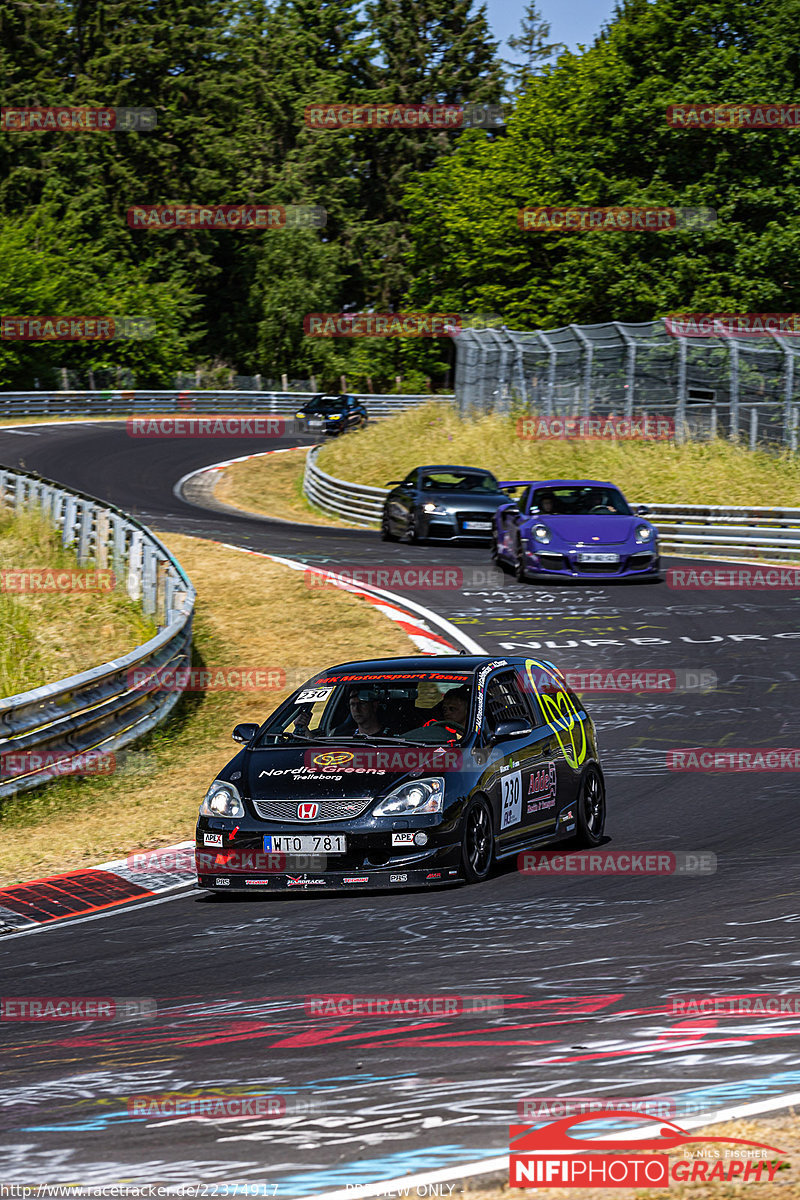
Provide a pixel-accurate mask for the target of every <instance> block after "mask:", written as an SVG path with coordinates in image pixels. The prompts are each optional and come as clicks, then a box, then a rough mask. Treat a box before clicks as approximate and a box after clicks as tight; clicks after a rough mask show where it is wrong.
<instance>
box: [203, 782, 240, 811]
mask: <svg viewBox="0 0 800 1200" xmlns="http://www.w3.org/2000/svg"><path fill="white" fill-rule="evenodd" d="M244 815H245V812H244V805H243V804H242V797H241V796H240V795H239V792H238V790H237V788H236V786H235V785H234V784H232V783H228V781H227V779H215V780H214V782H213V783H212V785H211V787H210V788H209V789H208V791H207V792H206V794H205V796H204V797H203V803H202V804H201V805H200V816H201V817H243V816H244Z"/></svg>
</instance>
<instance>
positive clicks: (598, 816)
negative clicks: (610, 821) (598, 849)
mask: <svg viewBox="0 0 800 1200" xmlns="http://www.w3.org/2000/svg"><path fill="white" fill-rule="evenodd" d="M577 810H578V815H577V825H578V828H577V832H576V833H575V839H574V842H575V845H576V846H582V847H585V848H586V847H590V846H599V845H600V843H601V841H602V840H603V830H604V829H605V824H606V791H605V787H604V786H603V780H602V777H601V775H600V772H599V771H598V770H597V768H596V767H589V769H588V771H587V772H586V774H585V775H584V777H583V783H582V785H581V794H580V796H579V798H578V804H577Z"/></svg>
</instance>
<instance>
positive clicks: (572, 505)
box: [531, 485, 633, 517]
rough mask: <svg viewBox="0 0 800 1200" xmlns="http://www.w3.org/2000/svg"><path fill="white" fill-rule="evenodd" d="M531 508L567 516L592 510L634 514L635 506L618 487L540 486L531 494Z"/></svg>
mask: <svg viewBox="0 0 800 1200" xmlns="http://www.w3.org/2000/svg"><path fill="white" fill-rule="evenodd" d="M531 508H532V509H534V508H537V509H538V510H539V512H540V513H542V514H543V515H547V514H548V513H552V514H553V515H554V516H559V517H560V516H565V517H572V516H575V517H585V516H586V515H587V514H589V513H591V514H593V515H595V514H596V515H597V516H601V515H608V516H617V517H630V516H632V515H633V513H632V512H631V508H630V506H629V504H628V502H627V500H626V499H625V497H624V496H623V495H622V492H619V491H617V489H616V488H614V487H589V486H581V485H576V486H575V487H544V488H536V490H535V491H534V493H533V496H532V497H531Z"/></svg>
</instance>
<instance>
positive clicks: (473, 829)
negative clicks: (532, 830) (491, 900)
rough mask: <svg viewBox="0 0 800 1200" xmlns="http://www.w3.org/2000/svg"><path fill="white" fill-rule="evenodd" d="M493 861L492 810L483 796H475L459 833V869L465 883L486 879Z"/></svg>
mask: <svg viewBox="0 0 800 1200" xmlns="http://www.w3.org/2000/svg"><path fill="white" fill-rule="evenodd" d="M493 862H494V835H493V831H492V810H491V809H490V808H489V802H488V801H487V800H485V799H484V798H483V796H476V797H475V799H474V800H473V801H472V803H471V804H470V805H469V807H468V808H467V811H466V812H465V814H464V831H463V833H462V835H461V871H462V874H463V876H464V878H465V879H466V881H467V883H480V882H481V881H482V880H483V879H486V877H487V875H488V874H489V872H490V871H491V869H492V863H493Z"/></svg>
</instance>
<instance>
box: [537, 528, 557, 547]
mask: <svg viewBox="0 0 800 1200" xmlns="http://www.w3.org/2000/svg"><path fill="white" fill-rule="evenodd" d="M533 536H534V537H535V538H536V540H537V542H544V544H545V546H546V545H547V543H548V542H549V541H550V539H551V537H552V536H553V535H552V534H551V532H550V530H549V529H548V528H547V526H546V525H536V526H534V530H533Z"/></svg>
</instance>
